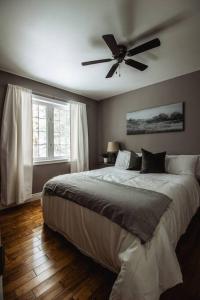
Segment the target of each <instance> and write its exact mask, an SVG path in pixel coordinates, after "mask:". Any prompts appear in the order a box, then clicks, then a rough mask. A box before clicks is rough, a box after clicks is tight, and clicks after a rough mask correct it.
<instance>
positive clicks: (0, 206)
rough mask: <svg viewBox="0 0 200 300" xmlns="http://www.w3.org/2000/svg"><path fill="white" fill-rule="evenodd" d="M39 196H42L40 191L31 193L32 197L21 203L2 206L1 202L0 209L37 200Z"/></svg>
mask: <svg viewBox="0 0 200 300" xmlns="http://www.w3.org/2000/svg"><path fill="white" fill-rule="evenodd" d="M41 197H42V192H40V193H35V194H32V197H31V198H30V199H28V200H26V201H25V202H23V203H20V204H17V205H16V204H13V205H10V206H2V204H1V203H0V211H1V210H4V209H7V208H11V207H16V206H19V205H23V204H25V203H28V202H32V201H36V200H39V199H41Z"/></svg>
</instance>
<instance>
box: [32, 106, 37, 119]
mask: <svg viewBox="0 0 200 300" xmlns="http://www.w3.org/2000/svg"><path fill="white" fill-rule="evenodd" d="M34 117H36V118H37V117H38V104H33V118H34Z"/></svg>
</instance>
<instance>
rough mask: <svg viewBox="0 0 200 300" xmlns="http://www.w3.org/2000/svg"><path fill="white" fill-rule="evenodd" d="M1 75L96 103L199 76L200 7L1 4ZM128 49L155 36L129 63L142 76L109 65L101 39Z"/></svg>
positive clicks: (156, 1) (143, 2)
mask: <svg viewBox="0 0 200 300" xmlns="http://www.w3.org/2000/svg"><path fill="white" fill-rule="evenodd" d="M0 28H1V30H0V69H2V70H5V71H8V72H11V73H15V74H18V75H21V76H24V77H28V78H32V79H35V80H38V81H41V82H45V83H48V84H50V85H53V86H57V87H60V88H63V89H66V90H69V91H72V92H75V93H78V94H81V95H84V96H87V97H89V98H92V99H96V100H100V99H104V98H107V97H110V96H114V95H117V94H121V93H124V92H127V91H131V90H134V89H137V88H141V87H144V86H147V85H150V84H154V83H157V82H160V81H163V80H167V79H170V78H174V77H177V76H180V75H183V74H186V73H190V72H193V71H196V70H199V69H200V54H199V53H200V1H199V0H168V1H166V0H151V1H148V0H100V1H99V0H56V1H55V0H42V1H41V0H17V1H16V0H0ZM110 33H112V34H114V36H115V38H116V40H117V41H118V42H119V43H124V44H126V45H128V46H129V47H133V45H139V44H140V43H143V42H145V41H148V40H149V39H151V38H154V37H159V38H160V40H161V46H160V47H158V48H155V49H152V50H151V51H148V52H145V53H143V54H139V55H137V56H135V57H134V59H137V60H138V61H140V62H143V63H145V64H147V65H148V66H149V68H148V69H146V70H145V71H144V72H140V71H138V70H136V69H133V68H131V67H129V66H127V65H125V64H124V63H123V64H122V65H121V67H120V75H121V76H119V74H115V75H114V76H113V78H111V79H106V78H105V76H106V74H107V72H108V70H109V69H110V67H111V66H112V64H113V62H109V63H104V64H98V65H91V66H85V67H83V66H81V62H82V61H87V60H95V59H101V58H111V57H112V56H111V52H110V50H109V49H108V47H107V46H106V44H105V43H104V41H103V39H102V38H101V36H102V35H103V34H110Z"/></svg>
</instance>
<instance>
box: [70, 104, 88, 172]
mask: <svg viewBox="0 0 200 300" xmlns="http://www.w3.org/2000/svg"><path fill="white" fill-rule="evenodd" d="M70 117H71V172H72V173H74V172H82V171H86V170H88V169H89V159H88V156H89V150H88V124H87V111H86V105H85V104H83V103H79V102H71V114H70Z"/></svg>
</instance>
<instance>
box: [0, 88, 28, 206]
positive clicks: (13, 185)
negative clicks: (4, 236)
mask: <svg viewBox="0 0 200 300" xmlns="http://www.w3.org/2000/svg"><path fill="white" fill-rule="evenodd" d="M32 149H33V148H32V92H31V90H28V89H25V88H22V87H19V86H14V85H10V84H9V85H8V89H7V93H6V98H5V104H4V111H3V120H2V129H1V202H2V204H3V205H6V206H8V205H10V204H20V203H23V202H24V201H25V200H27V199H30V198H31V197H32V176H33V150H32Z"/></svg>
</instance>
